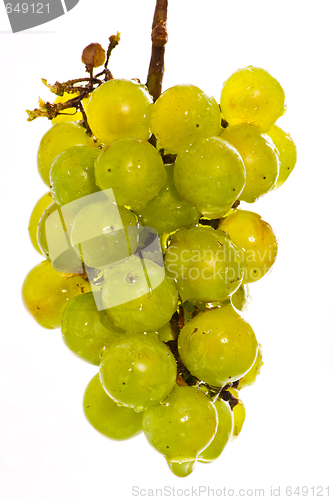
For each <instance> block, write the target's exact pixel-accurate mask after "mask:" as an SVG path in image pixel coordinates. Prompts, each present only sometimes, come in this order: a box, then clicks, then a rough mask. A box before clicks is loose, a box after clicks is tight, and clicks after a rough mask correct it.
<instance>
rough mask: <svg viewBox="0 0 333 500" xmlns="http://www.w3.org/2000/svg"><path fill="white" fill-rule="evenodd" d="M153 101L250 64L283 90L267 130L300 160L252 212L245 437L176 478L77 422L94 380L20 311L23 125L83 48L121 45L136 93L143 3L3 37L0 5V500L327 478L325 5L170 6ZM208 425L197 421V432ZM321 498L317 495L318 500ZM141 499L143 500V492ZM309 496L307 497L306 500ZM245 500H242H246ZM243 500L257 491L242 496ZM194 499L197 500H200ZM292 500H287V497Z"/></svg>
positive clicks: (24, 242) (217, 83) (330, 370)
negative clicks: (255, 366)
mask: <svg viewBox="0 0 333 500" xmlns="http://www.w3.org/2000/svg"><path fill="white" fill-rule="evenodd" d="M169 3H170V8H169V24H168V28H169V40H170V41H169V44H168V46H167V55H166V75H165V81H164V88H168V87H169V86H172V85H174V84H177V83H193V84H195V85H197V86H199V87H201V88H202V89H203V90H204V91H206V92H207V93H211V94H213V95H214V96H215V98H216V99H217V100H219V96H220V89H221V86H222V83H223V81H224V80H226V79H227V78H228V76H229V75H230V74H231V73H232V72H234V71H235V70H237V69H238V68H240V67H245V66H247V65H250V64H252V65H256V66H261V67H263V68H265V69H267V70H268V71H269V72H270V73H271V74H273V75H274V76H275V77H276V78H277V79H278V80H279V81H280V83H281V84H282V86H283V88H284V89H285V92H286V100H287V106H288V111H287V114H286V115H285V116H284V117H283V118H282V119H281V120H279V124H280V125H281V126H282V127H283V128H284V129H285V130H287V131H289V132H290V133H291V134H292V137H293V139H294V141H295V142H296V144H297V146H298V164H297V168H296V169H295V171H294V172H293V173H292V175H291V177H290V179H289V180H288V182H287V184H286V185H285V186H284V187H282V188H281V189H280V190H278V191H276V192H274V193H272V194H270V195H268V196H267V197H266V198H264V199H262V200H261V201H260V202H258V203H257V204H256V205H255V206H253V208H252V209H253V210H254V211H258V212H259V213H260V214H261V215H262V216H263V218H264V219H265V220H267V221H268V222H270V223H271V225H272V226H273V227H274V229H275V231H276V233H277V234H278V236H279V240H280V248H279V256H278V261H277V263H276V265H275V267H274V270H273V272H272V273H271V274H270V275H269V276H267V277H265V278H264V279H263V280H262V281H261V282H258V283H257V284H255V285H253V286H252V287H251V295H252V298H253V300H252V303H251V304H250V308H249V312H248V314H247V318H248V319H249V321H250V322H251V324H252V326H253V328H254V329H255V331H256V333H257V337H258V339H259V341H260V342H261V343H262V344H263V352H264V361H265V365H264V367H263V369H262V373H261V376H260V379H259V380H258V381H257V383H256V385H255V386H254V387H251V388H248V389H245V390H244V392H243V400H244V402H245V405H246V409H247V419H246V423H245V425H244V428H243V432H242V434H241V436H240V437H239V438H238V439H237V440H236V441H235V442H232V443H230V444H229V445H228V447H227V449H226V450H225V451H224V453H223V455H222V457H221V458H220V459H219V460H217V461H216V462H214V463H213V464H211V465H202V464H198V466H197V468H196V470H195V471H194V473H193V474H192V475H191V476H189V477H188V478H185V479H179V478H176V477H174V476H173V475H172V474H171V472H169V470H168V468H167V466H166V463H165V461H164V459H163V457H162V456H160V455H158V454H157V453H156V452H155V451H154V450H153V449H152V448H150V447H149V445H148V444H147V443H146V442H145V438H144V436H140V437H138V438H136V439H134V440H130V441H127V442H120V443H118V442H113V441H109V440H108V439H106V438H104V437H103V436H100V435H99V434H98V433H97V432H96V431H94V429H92V428H91V427H90V426H89V424H88V423H87V422H86V421H85V418H84V415H83V412H82V395H83V392H84V389H85V387H86V385H87V383H88V381H89V380H90V378H91V377H92V376H93V375H94V374H95V373H96V372H97V368H96V367H93V366H91V365H88V364H85V363H83V362H82V361H80V360H79V359H77V358H76V357H75V356H74V355H72V353H71V352H70V351H69V350H67V348H66V347H65V346H64V345H63V342H62V339H61V335H60V331H59V330H44V329H42V328H41V327H39V326H38V325H37V324H36V323H35V322H34V320H33V319H32V318H31V317H30V316H29V315H28V314H27V313H26V311H25V310H24V308H23V306H22V303H21V297H20V287H21V283H22V281H23V279H24V276H25V275H26V273H27V272H28V271H29V270H30V269H31V268H32V267H33V266H34V265H36V264H37V263H38V262H39V261H40V260H41V258H40V256H39V255H38V254H37V253H36V252H35V250H34V249H33V248H32V247H31V245H30V241H29V237H28V232H27V227H28V220H29V216H30V212H31V210H32V208H33V206H34V204H35V202H36V201H37V199H38V198H39V197H40V196H41V195H42V194H44V192H45V186H44V184H43V183H42V181H41V180H40V179H39V176H38V173H37V168H36V152H37V148H38V144H39V141H40V139H41V137H42V135H43V134H44V133H45V131H46V130H47V129H48V127H49V124H48V122H47V121H46V120H43V119H40V120H37V121H35V122H33V123H31V124H29V123H28V122H26V115H25V111H24V110H25V109H26V108H30V109H32V108H34V107H35V106H36V105H37V98H38V95H41V96H42V97H44V98H45V99H48V98H51V97H50V95H49V93H48V91H47V89H46V88H44V87H43V85H42V84H41V82H40V78H41V77H44V78H47V79H48V80H49V81H50V82H54V81H55V80H60V81H61V80H64V79H69V78H76V77H78V76H83V74H84V67H83V65H82V63H81V62H80V57H81V52H82V49H83V48H84V47H85V46H86V45H88V44H89V43H91V42H100V43H102V44H103V45H104V46H105V47H106V46H107V40H108V36H110V35H111V34H115V33H116V31H117V30H119V31H121V33H122V41H121V45H120V46H119V47H118V48H117V49H116V50H115V51H114V53H113V55H112V59H111V66H110V67H111V70H112V72H113V74H114V75H115V76H116V77H121V78H133V77H138V78H140V79H141V80H142V81H145V77H146V73H147V68H148V63H149V58H150V27H151V21H152V15H153V9H154V4H155V2H154V0H140V1H138V0H122V2H121V1H115V0H114V1H112V0H94V2H91V1H88V0H80V3H79V4H78V6H77V7H75V8H74V9H73V10H72V11H71V12H69V13H68V14H67V15H65V16H63V17H61V18H59V19H57V20H54V21H52V22H50V23H48V24H46V25H44V26H41V27H38V28H35V29H33V30H29V31H27V32H24V33H19V34H15V35H14V34H11V33H10V27H9V22H8V20H7V18H6V14H5V10H4V7H3V5H2V4H1V5H0V31H1V32H0V68H1V82H0V84H1V106H0V109H1V115H0V116H1V121H0V128H1V135H0V140H1V155H0V158H1V163H0V176H1V177H0V182H1V197H0V203H1V231H2V232H1V246H0V252H1V261H0V262H1V284H2V286H1V301H0V307H1V322H0V331H1V343H0V345H1V351H0V370H1V376H0V404H1V410H0V421H1V425H0V435H1V441H0V443H1V444H0V461H1V469H0V474H1V475H2V479H1V481H0V498H1V499H2V500H58V499H60V498H61V499H65V500H67V499H71V500H72V499H73V500H76V499H80V500H85V499H94V500H95V499H98V498H103V500H108V499H130V498H133V497H132V487H133V486H138V487H140V488H145V489H148V488H162V487H164V486H167V485H169V486H175V487H176V488H183V489H184V488H188V487H191V486H194V487H198V486H199V485H201V486H210V487H211V488H223V487H226V488H227V489H230V488H233V489H235V495H236V493H237V492H238V490H239V489H240V488H245V489H246V490H247V489H251V488H252V489H255V488H265V490H266V495H265V498H270V487H271V486H274V487H277V486H281V498H286V495H285V492H284V490H285V487H286V486H288V485H290V486H292V487H293V488H296V487H297V486H308V487H312V486H320V485H321V486H323V487H327V486H330V487H331V495H333V479H332V463H333V459H332V447H333V431H332V425H331V422H332V412H333V404H332V397H331V395H332V376H333V340H332V338H333V337H332V334H333V327H332V313H331V310H332V274H333V273H332V243H333V239H332V208H331V202H330V197H331V195H332V181H333V173H332V172H333V165H332V131H333V130H332V116H333V103H332V99H333V98H332V95H333V92H332V76H333V74H332V29H331V19H332V14H333V12H332V5H331V2H330V1H329V0H327V1H323V0H321V1H320V0H318V1H317V2H315V3H314V2H307V1H305V2H304V1H302V2H301V1H296V0H293V1H292V0H289V1H285V0H278V1H277V0H269V1H268V0H265V1H261V0H260V1H259V0H238V1H235V0H234V1H230V0H224V1H223V0H206V1H205V2H202V1H198V0H170V2H169ZM203 425H204V422H203ZM326 493H327V492H326ZM147 494H148V492H147ZM311 495H312V492H309V496H308V497H309V498H311ZM250 496H251V492H249V494H248V496H247V497H248V498H250ZM252 497H254V493H253V496H252ZM202 498H208V496H207V494H206V495H205V494H202ZM293 498H297V496H294V497H293Z"/></svg>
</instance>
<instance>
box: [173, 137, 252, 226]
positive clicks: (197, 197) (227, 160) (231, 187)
mask: <svg viewBox="0 0 333 500" xmlns="http://www.w3.org/2000/svg"><path fill="white" fill-rule="evenodd" d="M245 178H246V170H245V166H244V163H243V160H242V158H241V156H240V154H239V153H238V151H236V149H235V148H234V147H233V146H231V144H229V143H228V142H226V141H224V140H223V139H221V138H220V137H204V138H200V139H198V140H197V141H196V142H195V143H193V144H191V145H190V146H189V147H188V148H187V149H185V148H184V149H183V150H182V151H181V152H180V153H179V154H178V155H177V159H176V162H175V170H174V181H175V186H176V188H177V190H178V192H179V194H180V195H181V196H182V197H183V198H184V199H185V200H186V201H187V202H188V203H190V204H191V205H194V206H195V207H196V208H197V209H198V210H199V212H200V213H202V214H203V215H205V216H206V217H209V218H211V219H215V218H219V217H221V216H222V215H224V214H225V213H226V212H227V211H228V210H229V209H230V208H231V206H232V205H233V203H234V202H235V201H236V200H237V199H238V198H239V196H240V194H241V192H242V191H243V188H244V186H245Z"/></svg>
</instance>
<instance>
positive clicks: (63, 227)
mask: <svg viewBox="0 0 333 500" xmlns="http://www.w3.org/2000/svg"><path fill="white" fill-rule="evenodd" d="M74 217H75V214H74V213H73V212H70V211H68V210H66V207H63V208H61V207H60V206H59V205H58V204H57V203H55V202H53V203H51V205H50V206H49V207H47V209H46V210H45V211H44V212H43V215H42V217H41V218H40V221H39V225H38V229H37V240H38V244H39V247H40V249H41V251H42V253H43V255H44V256H45V257H46V258H47V260H50V261H51V262H52V266H53V268H54V269H55V270H56V271H58V272H63V273H83V268H82V263H81V260H80V258H79V257H78V256H77V254H76V252H75V251H74V249H73V247H72V246H71V244H70V236H71V232H72V226H73V220H74ZM49 247H50V248H49ZM50 253H51V255H50Z"/></svg>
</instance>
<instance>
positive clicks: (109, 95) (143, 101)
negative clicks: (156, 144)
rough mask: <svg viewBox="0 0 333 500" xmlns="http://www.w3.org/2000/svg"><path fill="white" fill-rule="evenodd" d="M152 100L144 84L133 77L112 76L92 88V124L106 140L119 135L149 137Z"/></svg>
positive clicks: (88, 107)
mask: <svg viewBox="0 0 333 500" xmlns="http://www.w3.org/2000/svg"><path fill="white" fill-rule="evenodd" d="M152 102H153V100H152V97H151V95H150V94H149V92H148V90H147V88H146V87H145V86H144V85H141V84H139V83H137V82H135V81H131V80H117V79H113V80H109V81H108V82H106V83H103V85H101V86H100V87H97V89H95V90H94V91H93V92H92V94H91V96H90V99H89V101H88V103H87V105H86V113H87V118H88V123H89V126H90V128H91V130H92V131H93V134H94V136H95V137H97V139H99V140H100V141H102V142H103V143H105V144H110V143H111V142H113V141H114V140H115V139H118V138H119V137H135V138H136V139H138V140H142V141H147V140H148V139H149V136H150V130H149V121H150V113H151V108H152Z"/></svg>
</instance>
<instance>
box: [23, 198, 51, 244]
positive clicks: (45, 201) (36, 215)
mask: <svg viewBox="0 0 333 500" xmlns="http://www.w3.org/2000/svg"><path fill="white" fill-rule="evenodd" d="M52 201H53V200H52V195H51V193H50V192H48V193H46V194H44V195H43V196H42V197H41V198H39V200H38V201H37V203H36V205H35V206H34V208H33V210H32V212H31V215H30V219H29V228H28V231H29V236H30V241H31V243H32V246H33V247H34V249H35V250H37V252H38V253H40V254H42V251H41V249H40V248H39V245H38V241H37V228H38V223H39V220H40V218H41V216H42V214H43V212H44V210H46V208H47V207H48V206H49V205H50V204H51V203H52Z"/></svg>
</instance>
